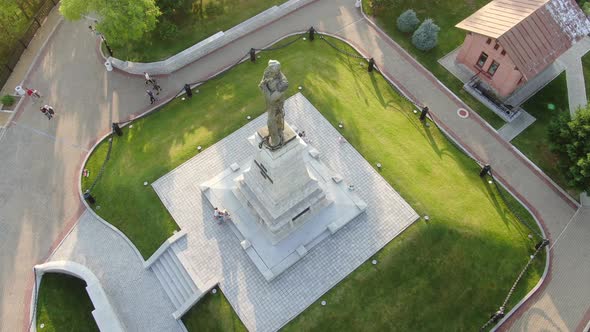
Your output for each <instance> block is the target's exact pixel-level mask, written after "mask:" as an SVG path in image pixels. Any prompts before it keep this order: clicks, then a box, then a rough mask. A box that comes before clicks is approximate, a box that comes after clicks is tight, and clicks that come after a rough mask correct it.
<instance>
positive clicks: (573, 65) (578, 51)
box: [557, 36, 590, 116]
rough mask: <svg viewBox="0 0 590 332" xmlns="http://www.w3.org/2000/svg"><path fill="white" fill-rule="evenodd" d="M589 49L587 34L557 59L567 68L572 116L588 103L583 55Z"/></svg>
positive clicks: (589, 38) (589, 40)
mask: <svg viewBox="0 0 590 332" xmlns="http://www.w3.org/2000/svg"><path fill="white" fill-rule="evenodd" d="M588 51H590V37H588V36H586V37H584V39H582V40H580V41H579V42H578V43H576V44H575V45H574V46H573V47H572V48H571V49H570V50H568V51H567V52H566V53H564V54H563V55H562V56H560V57H559V59H558V60H557V61H558V62H559V63H560V64H561V66H563V67H565V70H566V77H567V95H568V101H569V105H570V114H571V115H572V116H573V115H574V113H575V112H576V110H577V109H578V108H579V107H584V106H586V104H587V103H588V101H587V96H586V85H585V80H584V69H583V68H582V57H583V56H584V54H586V53H588ZM589 79H590V78H589Z"/></svg>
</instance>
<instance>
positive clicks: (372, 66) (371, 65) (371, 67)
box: [368, 58, 375, 73]
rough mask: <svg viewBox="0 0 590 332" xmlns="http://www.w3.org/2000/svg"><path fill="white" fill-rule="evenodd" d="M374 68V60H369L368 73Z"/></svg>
mask: <svg viewBox="0 0 590 332" xmlns="http://www.w3.org/2000/svg"><path fill="white" fill-rule="evenodd" d="M374 67H375V59H373V58H370V59H369V69H368V71H369V73H370V72H372V71H373V68H374Z"/></svg>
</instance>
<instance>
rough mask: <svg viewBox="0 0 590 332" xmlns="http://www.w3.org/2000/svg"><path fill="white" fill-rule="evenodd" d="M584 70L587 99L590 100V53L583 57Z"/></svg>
mask: <svg viewBox="0 0 590 332" xmlns="http://www.w3.org/2000/svg"><path fill="white" fill-rule="evenodd" d="M582 68H583V69H584V83H585V85H586V99H588V98H590V53H586V55H584V56H583V57H582Z"/></svg>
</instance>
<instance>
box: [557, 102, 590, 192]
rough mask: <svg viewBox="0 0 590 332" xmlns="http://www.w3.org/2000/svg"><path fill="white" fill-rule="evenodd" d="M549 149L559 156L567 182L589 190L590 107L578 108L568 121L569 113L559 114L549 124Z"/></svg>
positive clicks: (575, 186)
mask: <svg viewBox="0 0 590 332" xmlns="http://www.w3.org/2000/svg"><path fill="white" fill-rule="evenodd" d="M549 138H550V139H551V145H550V148H551V151H553V152H555V153H557V155H558V156H559V166H560V168H561V169H562V171H563V172H564V174H565V177H566V179H567V180H568V184H569V185H570V186H572V187H574V188H577V189H580V190H583V191H589V190H590V144H588V140H589V138H590V108H589V106H586V108H585V109H580V110H578V111H577V112H576V114H575V116H574V118H573V119H572V120H571V121H570V120H569V114H567V113H564V114H562V115H561V116H559V117H558V118H557V119H556V120H555V121H553V122H552V123H551V125H550V126H549Z"/></svg>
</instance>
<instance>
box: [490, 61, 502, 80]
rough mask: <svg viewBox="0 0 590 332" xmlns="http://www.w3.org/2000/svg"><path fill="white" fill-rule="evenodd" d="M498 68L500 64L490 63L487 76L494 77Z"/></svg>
mask: <svg viewBox="0 0 590 332" xmlns="http://www.w3.org/2000/svg"><path fill="white" fill-rule="evenodd" d="M498 67H500V64H499V63H497V62H496V61H492V64H491V65H490V68H488V74H490V76H494V74H495V73H496V71H497V70H498Z"/></svg>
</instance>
